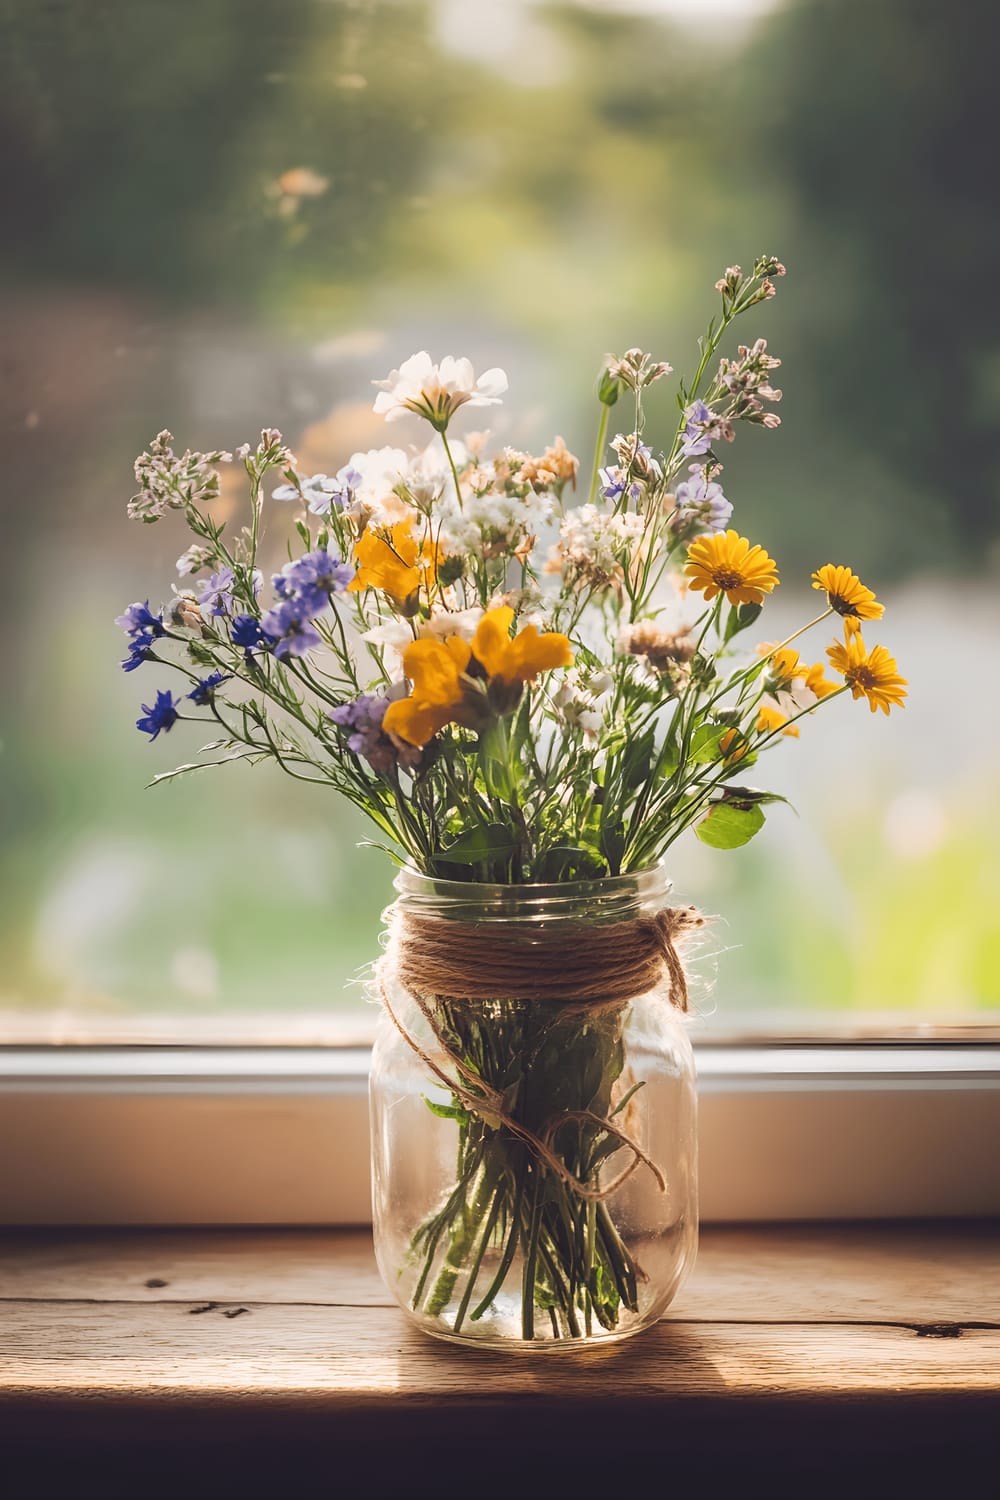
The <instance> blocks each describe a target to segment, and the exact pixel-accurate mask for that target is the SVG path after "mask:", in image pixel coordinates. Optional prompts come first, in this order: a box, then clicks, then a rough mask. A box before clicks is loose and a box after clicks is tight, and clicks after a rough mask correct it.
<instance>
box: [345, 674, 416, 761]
mask: <svg viewBox="0 0 1000 1500" xmlns="http://www.w3.org/2000/svg"><path fill="white" fill-rule="evenodd" d="M388 707H389V699H388V698H381V697H375V696H374V695H373V694H370V693H362V694H361V696H360V698H355V699H354V701H353V702H352V703H342V704H341V705H340V706H339V707H338V708H333V709H331V710H330V718H331V719H332V720H333V722H334V724H336V725H337V727H338V729H341V730H343V731H344V738H345V740H346V743H347V748H348V750H350V751H351V753H352V754H354V755H360V756H362V757H363V758H364V759H365V760H366V761H367V762H368V764H369V765H370V766H371V768H372V770H373V771H374V772H375V773H376V775H378V776H392V775H393V774H394V773H395V770H396V767H397V766H398V765H402V766H404V767H406V768H407V769H410V768H412V767H413V766H415V765H416V764H417V762H418V761H419V760H420V757H421V753H422V752H421V751H420V750H418V749H417V748H416V747H415V746H413V745H404V744H403V742H402V741H394V740H392V739H390V738H389V736H388V735H387V734H385V733H384V731H383V729H382V720H383V719H384V718H385V711H386V709H387V708H388Z"/></svg>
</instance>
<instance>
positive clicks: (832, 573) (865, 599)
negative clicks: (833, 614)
mask: <svg viewBox="0 0 1000 1500" xmlns="http://www.w3.org/2000/svg"><path fill="white" fill-rule="evenodd" d="M812 586H813V588H814V589H825V591H826V597H827V599H828V600H829V601H830V608H831V609H835V610H836V611H837V614H838V615H843V617H844V619H845V620H848V621H850V622H851V624H849V625H848V630H849V631H850V633H851V634H853V632H854V631H855V630H857V629H858V628H859V625H858V622H859V621H860V620H881V618H882V616H883V615H884V614H885V605H884V604H879V602H878V600H877V599H876V598H875V595H874V594H873V593H872V591H871V589H870V588H866V587H865V585H864V584H863V583H862V582H861V579H860V578H858V576H857V574H855V573H852V571H851V569H850V568H845V567H838V566H837V565H836V564H834V563H826V564H825V565H824V566H823V567H822V568H817V570H816V572H815V573H814V574H813V575H812Z"/></svg>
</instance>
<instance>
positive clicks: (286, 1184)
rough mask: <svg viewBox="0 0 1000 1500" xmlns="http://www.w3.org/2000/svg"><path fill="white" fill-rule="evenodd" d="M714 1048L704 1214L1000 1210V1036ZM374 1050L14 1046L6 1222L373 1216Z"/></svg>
mask: <svg viewBox="0 0 1000 1500" xmlns="http://www.w3.org/2000/svg"><path fill="white" fill-rule="evenodd" d="M696 1052H697V1057H698V1069H699V1099H700V1131H699V1134H700V1157H701V1207H702V1217H703V1218H704V1219H706V1220H765V1219H831V1218H898V1217H940V1216H953V1215H960V1216H992V1215H997V1214H1000V1152H998V1151H997V1149H996V1147H997V1142H998V1141H1000V1046H998V1045H996V1044H990V1045H985V1044H984V1045H938V1044H934V1043H923V1044H918V1045H914V1046H898V1045H886V1046H883V1045H873V1044H871V1043H863V1044H857V1045H829V1044H828V1045H788V1046H776V1045H761V1046H754V1045H747V1046H740V1047H735V1046H734V1047H718V1046H700V1047H698V1048H696ZM368 1058H369V1054H368V1050H367V1049H366V1048H364V1047H333V1048H322V1047H285V1048H262V1047H245V1048H238V1047H155V1048H153V1047H149V1048H141V1047H140V1048H132V1047H62V1048H60V1047H46V1048H32V1047H12V1048H8V1049H7V1050H6V1051H0V1141H2V1142H3V1149H2V1150H0V1223H3V1224H33V1225H41V1224H53V1225H55V1224H116V1225H127V1224H166V1225H170V1224H189V1225H198V1224H217V1225H218V1224H222V1225H239V1224H295V1225H304V1224H361V1223H366V1222H368V1220H369V1218H370V1205H369V1175H368V1113H367V1073H368Z"/></svg>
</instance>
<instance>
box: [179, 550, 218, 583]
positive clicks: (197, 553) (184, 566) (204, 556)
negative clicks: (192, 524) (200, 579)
mask: <svg viewBox="0 0 1000 1500" xmlns="http://www.w3.org/2000/svg"><path fill="white" fill-rule="evenodd" d="M214 557H215V553H214V552H213V551H212V549H211V547H202V546H200V545H199V544H198V543H197V542H195V543H194V544H193V545H192V546H190V547H189V548H188V549H187V551H186V552H182V553H181V555H180V557H179V558H178V559H177V571H178V573H179V574H180V575H181V577H182V578H186V577H187V576H188V574H189V573H197V572H199V571H200V570H201V569H202V568H207V567H208V564H209V563H210V562H211V561H212V560H213V558H214Z"/></svg>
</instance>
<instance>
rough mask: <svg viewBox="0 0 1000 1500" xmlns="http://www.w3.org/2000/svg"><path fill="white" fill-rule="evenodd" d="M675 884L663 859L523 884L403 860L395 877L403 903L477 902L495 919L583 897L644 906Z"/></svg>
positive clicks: (548, 909)
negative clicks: (616, 871)
mask: <svg viewBox="0 0 1000 1500" xmlns="http://www.w3.org/2000/svg"><path fill="white" fill-rule="evenodd" d="M672 884H673V882H672V881H671V880H669V879H668V877H667V874H666V870H665V869H664V867H663V865H662V864H657V865H654V866H652V867H651V868H650V869H647V870H635V871H629V872H628V873H626V874H624V875H605V876H598V877H593V878H590V879H587V880H560V881H544V882H538V883H532V882H525V883H524V884H523V885H502V884H498V883H492V882H482V881H475V880H446V879H440V878H439V877H438V876H436V875H425V874H424V873H423V872H422V871H420V870H417V869H415V868H414V867H413V866H412V865H404V866H403V867H402V868H401V869H400V871H399V873H398V874H397V875H396V878H395V880H394V881H393V885H394V887H395V890H396V892H397V895H398V896H399V898H400V900H401V902H402V904H403V906H404V907H410V908H421V907H422V908H424V909H425V910H429V909H432V908H437V909H438V910H439V911H440V910H442V909H443V910H444V911H455V912H456V913H457V911H458V910H459V909H463V910H466V911H467V910H468V909H469V908H478V909H479V910H480V911H481V912H482V913H483V916H484V917H485V918H486V919H487V920H488V913H489V909H490V908H492V909H493V913H494V914H495V917H496V918H497V919H503V918H509V917H510V916H512V915H515V914H517V913H522V914H524V915H529V914H538V915H542V914H545V915H554V914H555V913H556V912H557V911H558V910H559V909H564V910H565V909H566V908H575V909H578V908H579V907H580V905H581V903H588V902H595V903H597V904H599V905H600V906H603V907H605V908H608V907H610V908H612V909H615V910H620V909H621V907H623V906H626V905H634V906H641V905H643V904H644V903H645V902H647V901H654V900H657V899H658V898H662V897H664V896H666V895H667V893H668V892H669V891H670V889H671V886H672Z"/></svg>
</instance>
